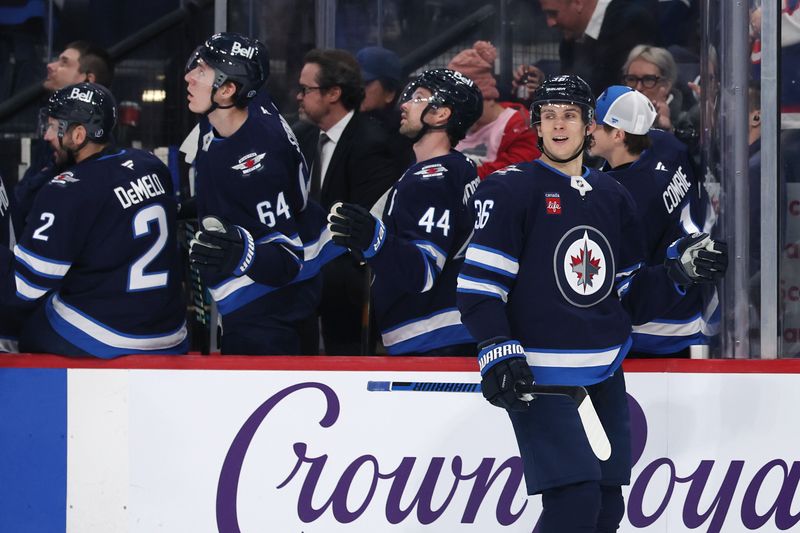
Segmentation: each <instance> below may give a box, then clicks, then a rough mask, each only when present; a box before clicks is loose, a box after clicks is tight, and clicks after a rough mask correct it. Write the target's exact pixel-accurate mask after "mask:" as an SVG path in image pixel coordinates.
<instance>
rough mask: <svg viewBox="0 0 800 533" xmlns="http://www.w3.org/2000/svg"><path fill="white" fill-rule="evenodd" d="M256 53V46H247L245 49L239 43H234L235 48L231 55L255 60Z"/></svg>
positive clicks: (233, 47) (232, 48)
mask: <svg viewBox="0 0 800 533" xmlns="http://www.w3.org/2000/svg"><path fill="white" fill-rule="evenodd" d="M255 51H256V47H255V46H247V47H244V46H242V44H241V43H240V42H238V41H234V43H233V46H232V47H231V55H233V56H242V57H246V58H247V59H253V54H254V53H255Z"/></svg>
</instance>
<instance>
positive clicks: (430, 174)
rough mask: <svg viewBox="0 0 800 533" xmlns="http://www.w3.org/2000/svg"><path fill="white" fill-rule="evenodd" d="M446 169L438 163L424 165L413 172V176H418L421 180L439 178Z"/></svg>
mask: <svg viewBox="0 0 800 533" xmlns="http://www.w3.org/2000/svg"><path fill="white" fill-rule="evenodd" d="M445 172H447V169H446V168H445V167H444V166H442V165H441V164H439V163H433V164H431V165H425V166H423V167H422V168H421V169H419V170H417V171H416V172H414V175H415V176H420V177H421V178H422V179H423V180H426V179H430V178H441V177H442V176H444V173H445Z"/></svg>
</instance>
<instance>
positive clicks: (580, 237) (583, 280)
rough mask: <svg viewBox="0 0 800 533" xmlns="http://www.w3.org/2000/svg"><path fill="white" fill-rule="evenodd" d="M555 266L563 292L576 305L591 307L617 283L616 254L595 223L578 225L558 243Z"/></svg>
mask: <svg viewBox="0 0 800 533" xmlns="http://www.w3.org/2000/svg"><path fill="white" fill-rule="evenodd" d="M553 269H554V273H555V277H556V282H557V283H558V289H559V290H560V291H561V294H562V296H564V298H565V299H566V300H567V301H568V302H569V303H571V304H572V305H574V306H576V307H591V306H593V305H595V304H596V303H598V302H600V301H601V300H603V299H604V298H605V297H606V296H608V294H609V293H610V292H611V289H612V288H613V286H614V255H613V253H612V252H611V246H610V245H609V244H608V240H607V239H606V238H605V236H604V235H603V234H602V233H600V232H599V231H598V230H596V229H595V228H593V227H591V226H576V227H574V228H572V229H571V230H569V231H568V232H567V233H566V234H565V235H564V236H563V237H561V240H560V241H559V243H558V246H557V247H556V252H555V256H554V257H553Z"/></svg>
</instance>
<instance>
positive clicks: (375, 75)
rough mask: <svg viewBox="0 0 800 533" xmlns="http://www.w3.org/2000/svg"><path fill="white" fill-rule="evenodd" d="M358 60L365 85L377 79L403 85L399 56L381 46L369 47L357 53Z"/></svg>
mask: <svg viewBox="0 0 800 533" xmlns="http://www.w3.org/2000/svg"><path fill="white" fill-rule="evenodd" d="M356 60H357V61H358V64H359V65H360V66H361V78H362V79H363V81H364V83H365V84H366V83H369V82H371V81H374V80H377V79H381V78H384V79H389V80H392V81H395V82H397V83H398V85H399V84H400V83H401V81H402V80H401V78H402V74H401V68H400V58H399V57H397V54H395V53H394V52H392V51H391V50H387V49H386V48H381V47H380V46H368V47H366V48H362V49H361V50H359V51H358V53H356Z"/></svg>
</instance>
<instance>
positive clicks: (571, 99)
mask: <svg viewBox="0 0 800 533" xmlns="http://www.w3.org/2000/svg"><path fill="white" fill-rule="evenodd" d="M555 103H559V104H573V105H577V106H578V107H580V108H581V110H582V115H583V120H584V122H586V124H589V123H590V122H592V120H593V119H594V107H595V99H594V94H592V89H591V88H590V87H589V84H588V83H586V82H585V81H583V78H581V77H580V76H576V75H575V74H564V75H561V76H554V77H552V78H548V79H546V80H545V81H544V82H542V84H541V85H540V86H539V88H538V89H536V92H534V93H533V101H532V102H531V125H535V124H539V123H540V122H541V121H542V106H543V105H544V104H555Z"/></svg>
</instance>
